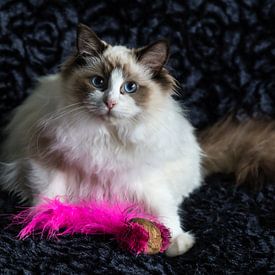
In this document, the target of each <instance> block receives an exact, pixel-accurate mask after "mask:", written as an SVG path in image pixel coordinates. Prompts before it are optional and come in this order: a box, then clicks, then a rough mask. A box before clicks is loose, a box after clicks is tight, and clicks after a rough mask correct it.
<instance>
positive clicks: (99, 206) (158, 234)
mask: <svg viewBox="0 0 275 275" xmlns="http://www.w3.org/2000/svg"><path fill="white" fill-rule="evenodd" d="M13 222H14V223H16V224H21V225H23V226H24V227H23V229H22V230H21V231H20V233H19V235H18V237H19V239H26V238H27V237H29V236H30V235H33V234H39V235H41V236H44V237H47V238H49V239H52V238H57V237H58V236H63V235H73V234H76V233H80V234H107V235H110V236H113V237H114V238H115V239H116V240H117V241H118V243H119V245H120V246H121V247H122V248H124V249H127V250H129V251H131V252H134V253H136V254H140V253H146V254H156V253H159V252H164V251H165V250H166V249H167V247H168V245H169V239H170V232H169V230H168V229H167V228H166V227H165V226H164V225H163V224H161V223H160V222H159V221H158V220H157V219H156V217H154V216H152V215H149V214H147V213H146V212H145V211H144V210H143V208H142V207H140V206H138V205H133V204H128V203H112V204H109V203H107V202H100V203H99V202H85V201H84V202H81V203H77V204H73V203H67V202H61V200H60V199H59V198H55V199H45V201H44V202H43V203H41V204H39V205H38V206H35V207H31V208H28V209H25V210H23V211H21V212H19V213H18V214H16V215H15V216H14V218H13Z"/></svg>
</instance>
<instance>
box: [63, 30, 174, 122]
mask: <svg viewBox="0 0 275 275" xmlns="http://www.w3.org/2000/svg"><path fill="white" fill-rule="evenodd" d="M77 50H78V51H77V54H76V55H75V56H73V57H71V58H70V59H69V60H68V61H67V62H66V63H65V64H64V66H63V70H62V75H63V77H64V79H65V82H66V83H67V85H66V91H65V92H66V93H67V95H68V98H69V99H70V101H71V102H72V103H79V104H81V105H82V106H85V110H86V111H87V112H89V113H91V114H92V115H93V116H97V117H101V118H103V119H104V120H106V121H115V120H122V119H128V120H131V119H132V120H133V119H137V118H139V117H141V116H142V115H143V114H144V113H145V112H146V111H148V110H153V109H154V108H160V107H161V103H162V101H163V100H165V98H167V97H168V96H170V94H171V93H172V91H173V87H174V85H175V82H174V79H173V78H172V77H171V76H170V75H169V74H168V72H167V71H166V70H165V69H164V68H163V65H164V64H165V63H166V61H167V58H168V45H167V43H166V42H165V41H163V40H162V41H158V42H156V43H153V44H150V45H149V46H146V47H144V48H141V49H127V48H126V47H123V46H111V45H108V44H106V43H105V42H103V41H102V40H100V39H99V38H98V37H97V36H96V34H95V33H94V32H93V31H91V30H90V29H89V28H88V27H87V26H85V25H80V26H79V28H78V38H77Z"/></svg>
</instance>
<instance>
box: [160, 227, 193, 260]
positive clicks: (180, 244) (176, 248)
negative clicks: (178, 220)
mask: <svg viewBox="0 0 275 275" xmlns="http://www.w3.org/2000/svg"><path fill="white" fill-rule="evenodd" d="M194 243H195V238H194V237H193V236H192V235H191V234H190V233H187V232H183V233H181V234H180V235H178V236H177V237H175V238H173V239H172V241H171V244H170V246H169V248H168V249H167V250H166V252H165V253H166V255H167V256H168V257H175V256H178V255H181V254H183V253H185V252H187V251H188V250H189V249H190V248H191V247H192V246H193V245H194Z"/></svg>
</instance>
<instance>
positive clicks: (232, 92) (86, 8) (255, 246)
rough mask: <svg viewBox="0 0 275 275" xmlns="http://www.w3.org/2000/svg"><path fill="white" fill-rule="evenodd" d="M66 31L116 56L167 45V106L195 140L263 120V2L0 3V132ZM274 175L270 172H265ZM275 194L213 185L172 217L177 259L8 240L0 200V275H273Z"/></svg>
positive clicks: (267, 45) (268, 69) (271, 72)
mask: <svg viewBox="0 0 275 275" xmlns="http://www.w3.org/2000/svg"><path fill="white" fill-rule="evenodd" d="M78 22H83V23H85V24H87V25H90V26H92V27H93V28H94V30H95V31H96V32H97V33H98V34H99V35H100V36H101V37H102V38H103V39H105V40H106V41H108V42H110V43H117V44H120V43H122V44H126V45H128V46H135V45H139V46H141V45H144V44H146V43H148V42H149V41H153V40H154V39H156V38H160V37H165V38H169V39H170V41H171V59H170V62H169V64H168V66H169V68H170V70H171V72H172V73H173V75H174V76H175V77H176V78H177V80H178V81H179V83H180V84H181V85H182V87H183V88H182V96H180V97H179V98H178V99H179V100H180V101H181V102H182V104H183V105H184V106H185V108H186V109H187V110H188V114H189V118H190V120H191V122H192V123H193V124H194V125H195V126H196V127H197V128H199V129H200V128H203V127H205V126H207V125H210V124H212V123H213V122H215V121H216V120H218V119H219V118H221V117H223V116H224V114H225V113H227V112H228V110H234V111H235V113H236V115H237V117H238V118H240V119H242V118H244V117H247V116H257V117H259V116H269V117H275V28H274V26H275V1H273V0H261V1H260V0H243V1H237V0H226V1H207V0H186V1H180V0H178V1H176V0H175V1H173V0H169V1H165V0H164V1H156V0H154V1H141V0H136V1H123V0H120V1H119V0H109V1H88V0H87V1H84V0H82V1H80V0H79V1H62V0H59V1H54V0H51V1H46V0H29V1H15V0H1V1H0V78H1V81H0V90H1V92H0V112H1V119H0V127H3V126H4V125H5V124H6V122H7V120H8V119H9V114H10V111H11V110H12V109H13V108H14V107H16V106H17V105H18V104H20V103H21V102H22V100H23V99H24V98H25V97H26V96H27V94H28V89H29V88H30V87H31V86H32V84H33V83H34V82H35V78H36V77H38V76H40V75H45V74H48V73H52V72H55V71H56V70H57V69H58V66H59V64H60V63H61V62H62V61H63V60H64V58H65V57H66V56H67V55H68V54H69V53H70V52H71V50H72V47H73V45H74V40H75V30H76V25H77V23H78ZM274 169H275V168H274ZM274 199H275V184H274V182H266V184H265V186H264V187H263V189H262V190H261V191H260V192H256V193H255V192H252V191H250V190H249V188H246V187H241V188H236V187H235V186H234V178H232V177H230V176H225V175H214V176H212V177H210V178H208V179H207V180H206V183H205V184H204V185H203V186H202V187H201V188H200V189H199V190H197V191H196V192H195V193H194V194H193V195H192V196H191V197H190V198H189V199H188V200H186V201H185V202H184V203H183V205H182V217H183V218H184V219H183V220H182V222H183V224H184V227H185V228H186V229H187V230H192V231H193V232H194V233H195V235H196V237H197V243H196V245H195V246H194V248H192V249H191V250H190V251H189V252H188V253H186V254H185V255H182V256H180V257H177V258H166V257H165V256H164V255H155V256H133V255H130V254H129V253H128V252H126V251H122V250H121V249H119V248H118V247H117V245H116V243H115V242H114V241H112V240H111V239H108V238H107V237H99V236H98V237H94V236H82V235H78V236H73V237H64V238H61V239H59V240H58V241H48V240H45V239H39V238H35V237H34V238H29V239H27V240H25V241H19V240H17V239H16V234H17V233H18V230H19V229H18V228H16V227H15V226H11V227H8V228H7V225H8V224H9V220H8V218H7V216H6V214H10V213H14V211H15V209H16V208H15V206H16V199H15V198H11V197H9V196H8V194H6V193H4V192H0V213H1V216H0V273H1V274H18V273H20V274H22V271H23V274H37V273H42V274H46V273H54V274H61V273H62V274H69V273H70V274H102V273H105V274H274V273H275V258H274V251H275V219H274V218H275V203H274Z"/></svg>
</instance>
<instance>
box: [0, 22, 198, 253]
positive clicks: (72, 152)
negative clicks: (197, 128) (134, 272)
mask: <svg viewBox="0 0 275 275" xmlns="http://www.w3.org/2000/svg"><path fill="white" fill-rule="evenodd" d="M76 40H77V41H76V44H77V47H76V48H77V49H76V53H75V54H74V55H73V56H71V57H69V58H68V59H67V60H66V61H65V63H64V64H63V65H62V67H61V70H60V72H58V73H57V74H55V75H50V76H46V77H42V78H41V79H40V80H39V84H38V85H37V87H36V88H35V90H34V91H33V93H32V94H31V95H30V97H28V98H27V99H26V100H25V102H24V103H23V104H22V105H21V106H19V107H18V108H17V109H16V111H15V114H14V116H13V118H12V120H11V122H10V123H9V124H8V126H7V128H6V133H7V138H6V140H5V141H4V144H3V150H2V151H3V156H4V159H5V165H4V166H3V168H2V173H1V174H2V180H1V182H2V187H3V188H4V189H6V190H9V191H12V192H14V193H16V194H18V195H19V196H20V198H21V199H22V200H28V201H29V202H31V203H32V204H33V205H37V204H39V203H40V202H41V198H42V197H49V198H53V197H56V196H61V197H62V196H63V197H66V198H69V200H70V201H72V202H76V201H78V200H80V199H88V200H102V199H104V200H106V199H107V200H110V201H112V200H127V201H131V202H134V203H136V202H137V203H140V204H143V205H144V206H145V207H146V209H147V211H148V212H150V213H152V214H154V215H156V216H157V217H158V218H159V219H160V221H161V222H163V223H164V224H165V225H166V226H167V227H168V228H169V229H170V232H171V244H170V246H169V248H168V250H167V251H166V254H167V255H168V256H177V255H181V254H183V253H185V252H186V251H188V250H189V249H190V248H191V247H192V246H193V244H194V242H195V238H194V236H193V235H192V234H191V233H190V232H185V231H184V230H183V229H182V227H181V222H180V216H179V213H178V211H179V205H180V204H181V202H182V200H183V199H184V198H186V197H188V196H189V194H190V193H191V192H192V191H193V190H194V189H195V188H197V187H199V186H200V184H201V177H202V176H201V174H202V173H201V157H202V152H201V149H200V146H199V144H198V142H197V140H196V137H195V135H194V129H193V127H192V126H191V124H190V123H189V122H188V120H187V119H186V118H185V116H184V113H183V111H182V109H181V108H180V106H179V105H178V103H177V102H176V101H175V100H174V99H173V98H172V95H173V93H174V92H175V91H176V81H175V79H174V78H173V77H172V76H171V75H170V74H169V72H168V71H167V70H166V69H165V68H164V66H165V64H166V62H167V59H168V55H169V46H168V43H167V41H165V40H159V41H156V42H154V43H152V44H149V45H147V46H145V47H142V48H137V49H128V48H126V47H124V46H111V45H109V44H107V43H106V42H104V41H103V40H101V39H100V38H98V36H97V35H96V34H95V33H94V32H93V31H92V30H91V29H90V28H89V27H87V26H85V25H83V24H80V25H79V26H78V31H77V39H76Z"/></svg>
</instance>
